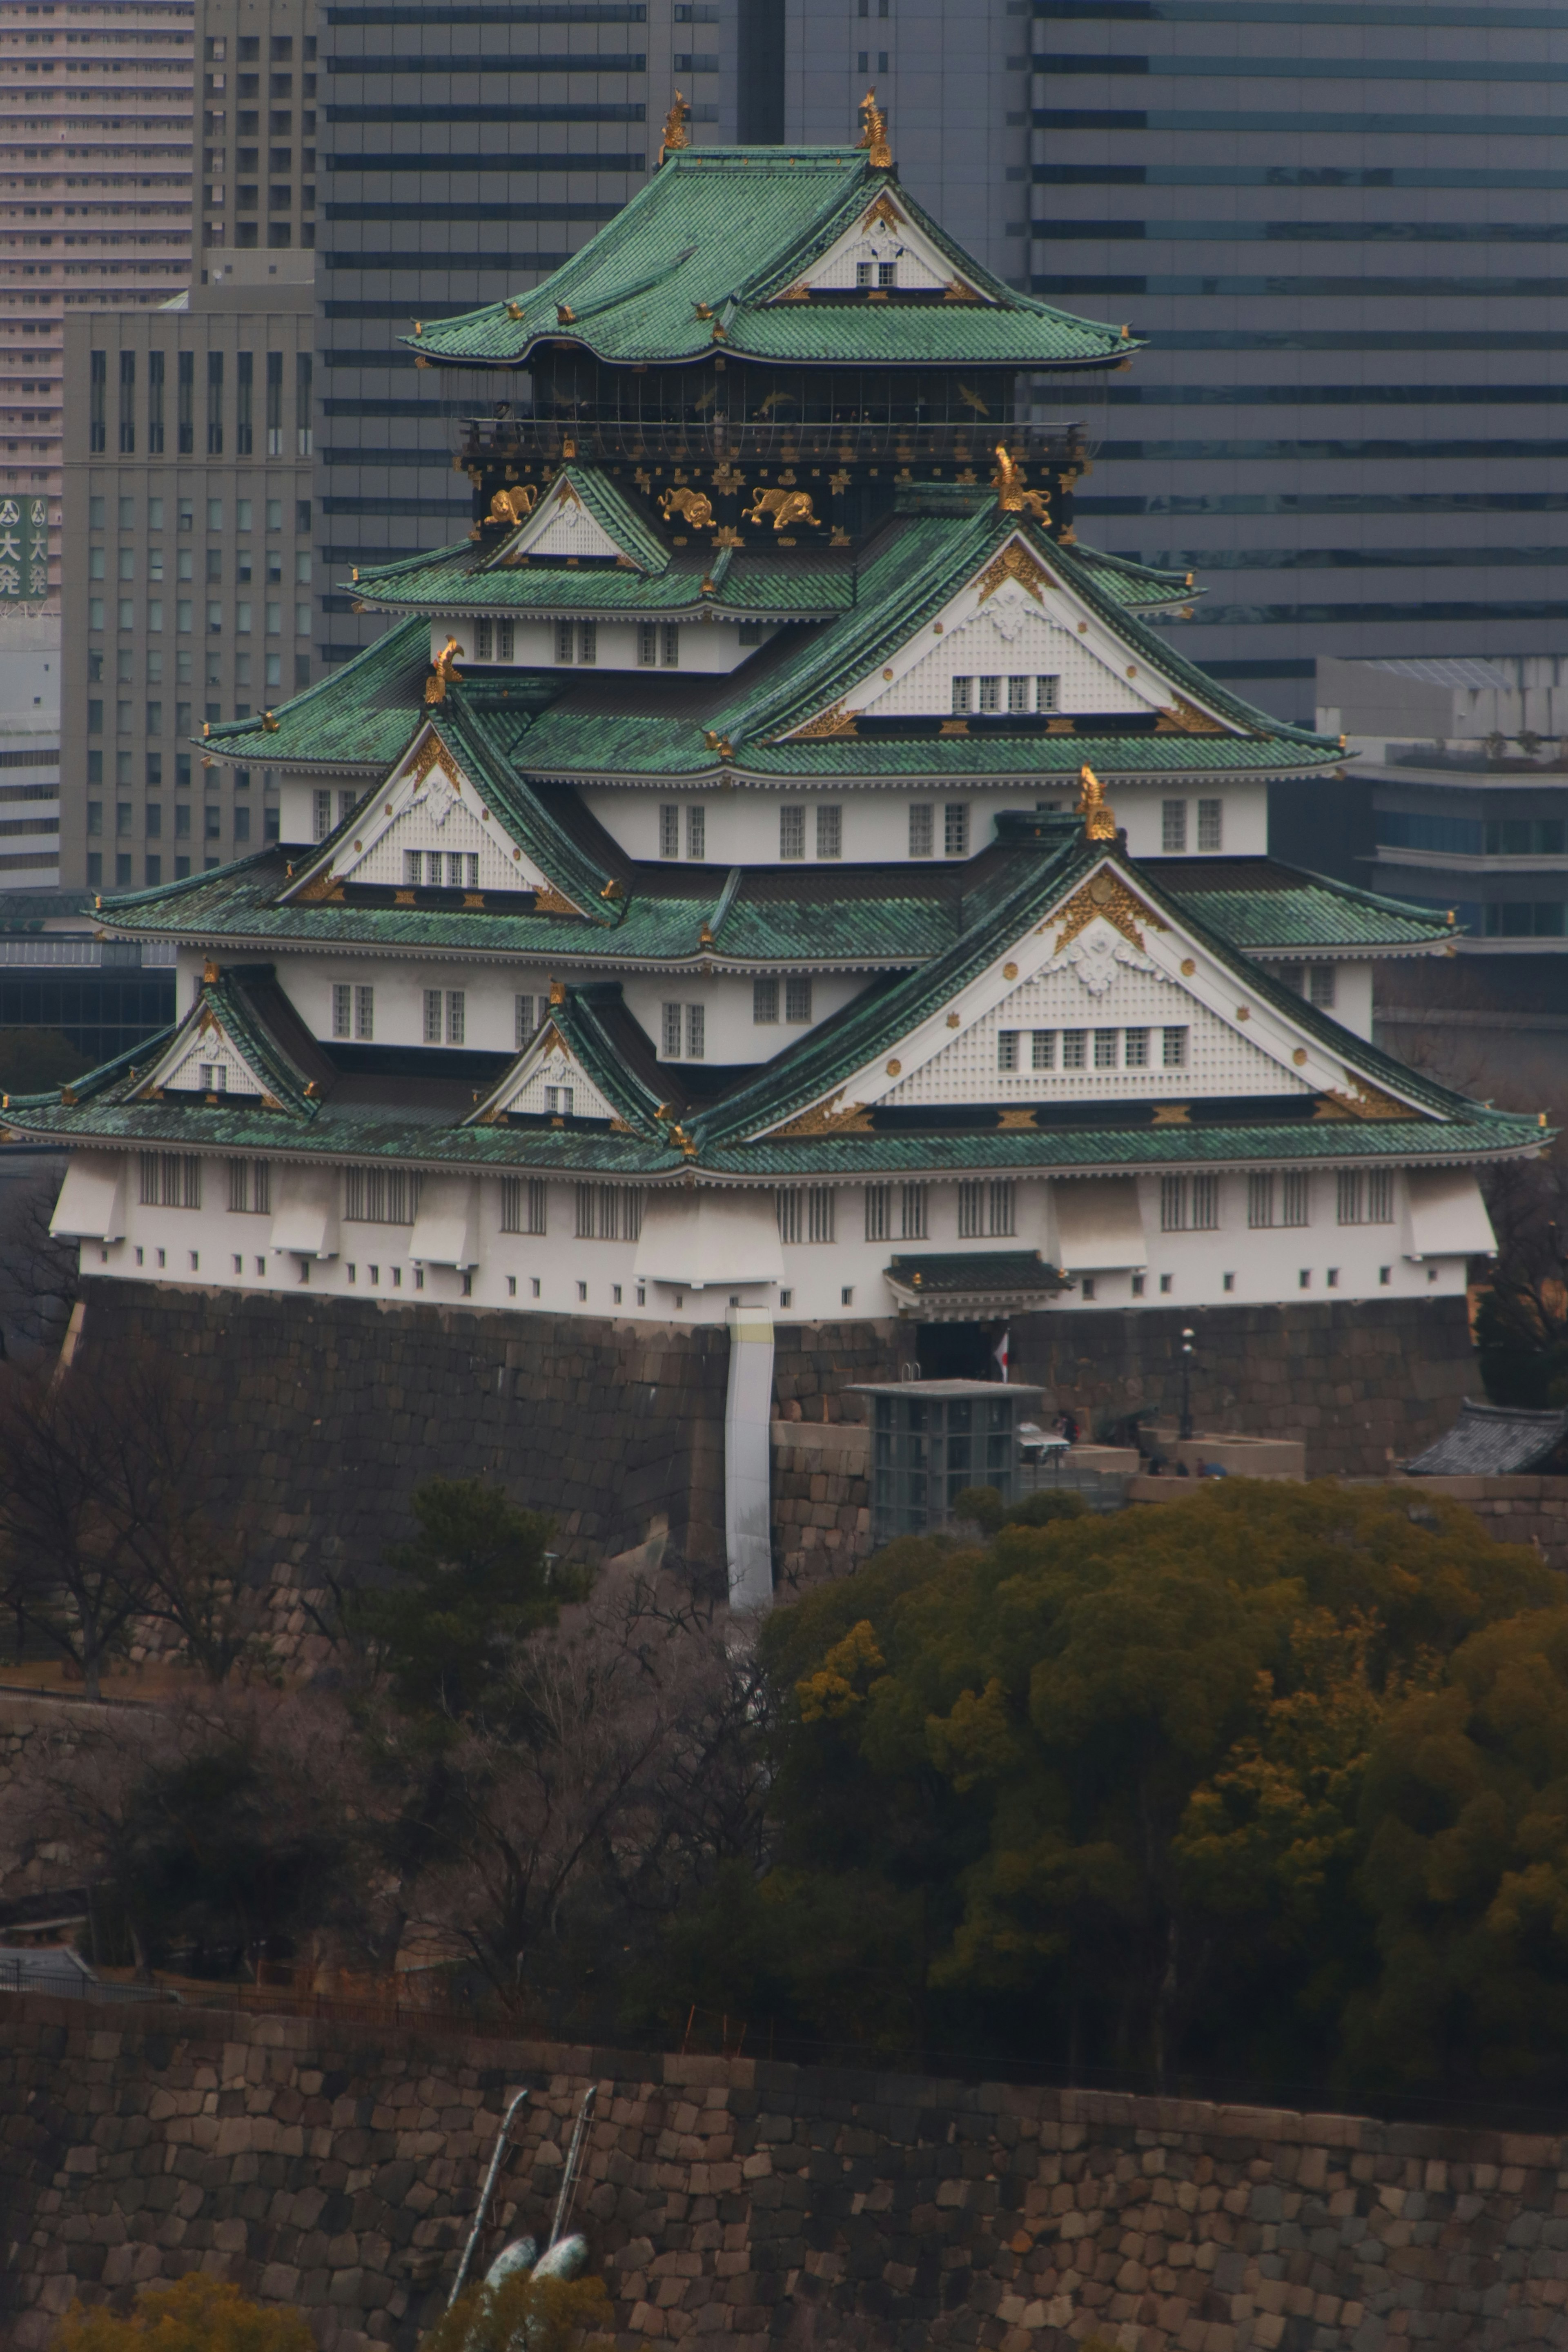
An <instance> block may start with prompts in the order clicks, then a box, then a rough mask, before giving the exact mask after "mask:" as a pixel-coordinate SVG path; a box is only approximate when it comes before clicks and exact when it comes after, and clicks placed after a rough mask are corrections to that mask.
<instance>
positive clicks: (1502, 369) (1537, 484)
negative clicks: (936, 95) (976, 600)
mask: <svg viewBox="0 0 1568 2352" xmlns="http://www.w3.org/2000/svg"><path fill="white" fill-rule="evenodd" d="M1558 21H1559V20H1558V19H1557V18H1556V17H1555V16H1554V15H1553V13H1552V12H1551V11H1548V10H1530V9H1518V8H1514V7H1510V6H1506V5H1501V0H1469V5H1464V6H1460V7H1444V8H1440V9H1434V8H1421V7H1415V6H1406V5H1397V0H1395V5H1376V6H1366V7H1359V8H1353V9H1347V8H1344V7H1342V6H1340V5H1333V0H1294V5H1290V6H1289V7H1287V8H1279V7H1276V6H1272V5H1269V0H1240V5H1236V6H1229V5H1215V0H1163V5H1161V7H1160V8H1159V9H1158V11H1144V10H1139V11H1138V12H1136V14H1135V15H1134V14H1133V13H1132V12H1129V11H1127V10H1126V9H1124V8H1121V7H1119V6H1117V5H1115V0H1088V5H1086V0H1036V5H1035V47H1036V56H1035V61H1034V62H1035V84H1034V101H1033V103H1034V126H1035V127H1034V142H1035V146H1034V164H1033V177H1034V199H1035V204H1034V237H1035V243H1034V248H1033V261H1032V272H1033V274H1032V277H1031V281H1030V282H1031V284H1032V285H1033V286H1034V288H1035V289H1036V291H1037V292H1038V293H1041V294H1044V295H1045V296H1046V297H1047V299H1057V298H1058V297H1059V298H1060V299H1064V300H1068V301H1070V302H1071V303H1072V304H1073V305H1074V307H1076V308H1080V309H1084V310H1092V311H1095V312H1097V313H1099V314H1100V315H1106V316H1110V317H1114V318H1116V319H1118V320H1130V321H1131V325H1132V327H1133V329H1134V331H1136V332H1138V333H1140V334H1142V335H1144V336H1146V337H1148V339H1149V349H1148V350H1147V352H1145V353H1143V354H1142V357H1141V359H1140V362H1139V365H1138V368H1137V370H1136V377H1137V381H1135V382H1134V381H1132V380H1131V379H1128V378H1113V379H1112V380H1111V381H1110V383H1109V384H1108V386H1107V394H1106V403H1107V404H1106V406H1105V408H1104V410H1103V411H1102V412H1101V423H1100V430H1101V431H1102V433H1103V443H1102V446H1101V449H1100V458H1099V461H1098V472H1097V476H1096V478H1095V480H1094V481H1093V482H1092V483H1091V484H1090V485H1089V486H1088V490H1087V494H1086V496H1085V499H1084V501H1083V504H1084V509H1085V512H1086V514H1087V515H1089V516H1092V517H1093V518H1094V519H1095V528H1096V529H1097V530H1099V532H1100V535H1101V537H1102V538H1103V539H1104V540H1105V541H1106V542H1107V543H1108V544H1109V545H1110V546H1114V547H1116V548H1118V549H1121V550H1125V551H1130V552H1131V551H1134V550H1135V551H1137V552H1138V553H1139V554H1140V555H1142V557H1143V558H1144V559H1145V560H1147V561H1149V562H1158V563H1168V564H1172V565H1180V566H1182V567H1184V568H1188V567H1190V568H1192V569H1194V570H1196V571H1198V572H1201V573H1202V574H1203V575H1204V577H1205V582H1206V584H1207V588H1208V593H1207V595H1206V596H1205V598H1204V599H1203V600H1202V602H1201V603H1200V604H1199V605H1198V607H1197V613H1196V616H1195V618H1194V621H1193V622H1192V623H1191V624H1190V625H1187V626H1186V627H1184V629H1183V630H1182V632H1181V633H1180V635H1181V644H1182V647H1183V650H1184V652H1186V653H1188V654H1189V655H1191V656H1194V658H1195V659H1197V660H1199V661H1201V662H1203V663H1205V665H1207V666H1209V667H1212V668H1214V669H1215V670H1216V671H1217V672H1218V674H1219V675H1221V676H1223V677H1227V678H1232V679H1236V680H1237V681H1238V682H1240V683H1242V684H1243V686H1244V687H1245V689H1246V690H1247V691H1249V692H1252V691H1256V692H1257V693H1258V694H1259V695H1260V696H1262V697H1263V698H1265V699H1266V700H1267V701H1268V704H1269V706H1270V708H1273V709H1281V710H1289V711H1291V712H1293V713H1296V714H1298V715H1300V716H1302V717H1304V718H1308V719H1310V715H1311V710H1312V691H1313V689H1312V673H1313V663H1314V658H1315V657H1316V656H1319V655H1328V656H1334V655H1338V656H1371V657H1378V658H1385V659H1386V658H1409V657H1417V656H1428V657H1429V656H1451V655H1459V656H1477V655H1479V656H1485V655H1489V654H1509V655H1531V654H1544V653H1551V652H1553V651H1555V650H1557V649H1558V648H1559V647H1560V645H1561V637H1562V623H1563V616H1564V615H1565V614H1568V594H1565V589H1568V582H1565V575H1564V572H1563V557H1562V552H1561V548H1560V545H1559V543H1558V542H1559V541H1560V539H1561V533H1560V531H1559V530H1557V529H1555V528H1554V526H1553V522H1552V520H1551V518H1552V517H1554V516H1555V515H1558V514H1560V513H1561V512H1562V511H1563V508H1564V507H1565V506H1568V465H1565V462H1564V458H1565V453H1568V443H1564V442H1563V439H1562V438H1561V437H1560V436H1559V437H1556V438H1553V437H1552V436H1553V435H1554V434H1556V432H1557V427H1556V424H1555V420H1554V417H1553V414H1552V404H1553V402H1554V401H1556V400H1558V399H1560V398H1561V396H1562V394H1561V390H1560V388H1559V387H1560V383H1561V376H1562V357H1561V355H1562V353H1563V350H1564V348H1565V347H1568V334H1565V330H1568V308H1565V306H1564V302H1563V288H1564V280H1563V278H1562V276H1561V275H1560V274H1559V273H1557V270H1556V263H1555V260H1554V256H1555V254H1556V252H1557V250H1558V245H1557V240H1558V238H1559V237H1560V236H1561V235H1562V230H1561V226H1560V220H1559V215H1560V213H1561V203H1560V195H1561V191H1562V190H1563V187H1564V186H1568V142H1565V139H1564V132H1563V120H1562V110H1561V106H1560V104H1559V102H1558V87H1559V85H1560V82H1561V78H1562V76H1563V72H1564V70H1565V68H1564V67H1563V64H1562V63H1561V62H1558V61H1557V60H1558V58H1560V54H1561V51H1560V45H1559V43H1558V40H1557V38H1556V37H1555V36H1554V33H1553V30H1552V27H1553V26H1555V25H1556V24H1557V23H1558ZM1173 476H1174V478H1173Z"/></svg>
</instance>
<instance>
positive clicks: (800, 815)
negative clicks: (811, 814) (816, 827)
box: [779, 806, 805, 857]
mask: <svg viewBox="0 0 1568 2352" xmlns="http://www.w3.org/2000/svg"><path fill="white" fill-rule="evenodd" d="M779 856H781V857H804V856H805V809H804V808H796V807H794V806H788V807H784V808H781V809H780V811H779Z"/></svg>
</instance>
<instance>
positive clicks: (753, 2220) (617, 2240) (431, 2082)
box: [0, 1995, 1568, 2352]
mask: <svg viewBox="0 0 1568 2352" xmlns="http://www.w3.org/2000/svg"><path fill="white" fill-rule="evenodd" d="M0 2003H3V2004H4V2007H3V2014H4V2021H5V2024H4V2033H3V2036H0V2210H3V2211H4V2213H5V2269H4V2273H0V2339H3V2340H4V2342H5V2345H6V2346H7V2347H14V2352H42V2347H44V2346H45V2344H46V2343H47V2338H48V2335H49V2332H50V2330H51V2328H52V2326H54V2323H55V2321H56V2319H57V2318H58V2315H59V2314H60V2313H61V2312H62V2311H64V2310H65V2309H66V2308H67V2307H68V2305H69V2304H70V2302H71V2300H72V2298H73V2296H75V2295H77V2294H81V2295H83V2296H84V2297H85V2298H87V2299H88V2300H89V2301H99V2300H102V2299H104V2298H106V2297H117V2298H120V2299H121V2301H124V2300H127V2299H129V2296H130V2294H131V2293H132V2291H133V2290H134V2289H135V2288H136V2287H137V2286H140V2285H143V2284H148V2283H150V2282H153V2281H156V2280H163V2279H170V2278H173V2277H176V2276H178V2275H179V2274H180V2273H183V2272H184V2271H186V2270H189V2269H192V2268H195V2267H197V2266H200V2267H202V2268H204V2269H206V2270H209V2271H213V2272H215V2273H218V2274H220V2275H223V2276H226V2277H229V2278H232V2279H234V2280H236V2281H237V2283H238V2284H240V2285H241V2286H242V2287H243V2288H244V2289H245V2290H246V2291H247V2293H249V2294H253V2295H259V2296H260V2297H261V2298H262V2299H263V2300H264V2301H268V2302H277V2303H284V2304H292V2305H300V2306H302V2307H303V2308H304V2309H305V2310H306V2311H307V2312H308V2313H309V2315H310V2322H311V2325H312V2327H313V2328H314V2331H315V2335H316V2338H317V2341H318V2343H319V2345H320V2346H321V2352H368V2347H371V2346H377V2345H389V2346H391V2347H395V2352H414V2347H415V2345H416V2341H417V2338H418V2336H419V2333H420V2330H421V2328H422V2327H424V2326H427V2325H428V2324H429V2323H430V2321H431V2320H433V2319H434V2318H435V2317H436V2315H437V2313H438V2312H439V2309H440V2307H441V2305H442V2304H443V2302H444V2300H445V2295H446V2291H447V2284H448V2283H449V2281H450V2280H451V2278H452V2277H453V2275H454V2273H455V2268H456V2263H457V2260H458V2248H459V2246H460V2245H461V2242H462V2240H463V2238H464V2236H465V2235H466V2233H467V2231H468V2223H469V2221H470V2218H471V2216H472V2213H473V2210H474V2206H475V2200H476V2198H477V2194H478V2189H479V2181H480V2179H481V2177H482V2174H483V2170H484V2168H485V2166H486V2164H487V2163H488V2161H489V2155H490V2151H491V2148H492V2147H493V2146H494V2143H495V2138H496V2134H497V2130H498V2127H499V2126H500V2118H501V2114H502V2111H503V2108H504V2106H505V2104H506V2102H507V2099H508V2097H509V2095H510V2093H511V2092H512V2091H513V2090H514V2089H517V2088H520V2087H522V2086H523V2085H525V2084H526V2085H527V2086H528V2087H529V2089H530V2091H531V2097H530V2099H529V2101H528V2104H527V2105H525V2106H524V2107H523V2109H522V2110H521V2116H520V2118H519V2122H518V2126H517V2128H516V2130H515V2135H514V2152H513V2153H512V2154H511V2155H510V2158H508V2159H507V2161H506V2163H505V2166H504V2168H503V2170H502V2173H501V2177H500V2186H499V2189H498V2192H497V2200H496V2206H495V2209H494V2226H493V2227H492V2228H491V2229H490V2230H489V2232H488V2234H487V2237H486V2239H485V2241H484V2243H483V2245H482V2248H481V2252H480V2259H481V2262H483V2263H488V2262H489V2260H491V2259H492V2258H493V2256H494V2254H495V2252H497V2251H498V2250H499V2248H500V2245H501V2243H502V2242H504V2241H505V2240H506V2239H507V2238H509V2237H510V2236H513V2235H517V2234H519V2233H521V2231H531V2232H532V2233H534V2234H535V2235H541V2236H542V2235H543V2234H544V2233H546V2232H547V2231H548V2226H549V2220H550V2215H551V2212H552V2208H553V2205H554V2201H555V2198H556V2195H557V2192H558V2189H559V2186H560V2182H561V2178H562V2162H563V2150H564V2149H565V2148H566V2147H567V2145H568V2142H569V2139H570V2137H571V2125H572V2119H573V2117H574V2115H575V2113H576V2110H577V2105H578V2102H579V2100H580V2098H581V2096H582V2094H583V2092H584V2089H585V2088H586V2087H587V2086H588V2084H591V2083H592V2084H595V2085H596V2086H597V2097H596V2104H595V2109H594V2115H593V2120H592V2124H591V2126H590V2129H589V2132H588V2136H587V2142H586V2150H585V2160H584V2168H583V2174H582V2177H581V2181H580V2186H579V2189H578V2191H577V2194H576V2199H575V2203H574V2211H573V2219H574V2225H575V2226H577V2227H579V2228H581V2229H583V2230H584V2231H585V2233H586V2235H587V2238H588V2242H589V2248H590V2257H591V2263H592V2266H593V2268H594V2270H595V2272H597V2273H599V2274H600V2275H602V2276H603V2277H604V2278H605V2281H606V2282H607V2283H608V2284H609V2286H610V2289H611V2292H612V2294H613V2295H614V2297H615V2301H616V2345H617V2347H620V2352H634V2347H647V2346H649V2345H654V2346H658V2345H662V2344H671V2343H673V2344H679V2343H680V2342H682V2341H683V2340H684V2339H686V2338H687V2337H692V2338H696V2339H698V2340H703V2339H706V2340H708V2341H710V2342H714V2343H716V2344H719V2345H722V2346H723V2347H726V2352H764V2347H768V2346H770V2345H773V2344H778V2343H780V2342H789V2343H793V2344H795V2345H800V2346H804V2345H807V2344H810V2345H815V2346H816V2347H820V2352H826V2347H832V2346H835V2345H845V2346H848V2345H851V2344H853V2345H856V2346H858V2347H882V2346H886V2347H889V2352H893V2347H897V2352H904V2347H909V2352H915V2347H941V2346H947V2345H952V2346H970V2345H973V2346H985V2347H997V2352H1067V2347H1071V2346H1074V2345H1076V2344H1078V2343H1079V2342H1081V2341H1082V2339H1083V2338H1084V2337H1086V2336H1089V2334H1091V2333H1095V2332H1099V2333H1101V2334H1103V2335H1104V2336H1108V2337H1110V2340H1111V2341H1112V2342H1114V2343H1115V2344H1117V2345H1118V2346H1119V2347H1124V2352H1384V2347H1388V2348H1389V2352H1396V2347H1402V2346H1405V2345H1406V2344H1407V2343H1414V2342H1423V2343H1426V2342H1430V2343H1446V2344H1455V2345H1463V2346H1464V2347H1467V2352H1503V2347H1523V2352H1533V2347H1542V2352H1545V2347H1562V2346H1563V2345H1564V2344H1565V2343H1568V2144H1565V2143H1564V2142H1563V2140H1561V2139H1559V2138H1556V2137H1516V2136H1512V2135H1509V2134H1505V2133H1494V2132H1485V2131H1476V2130H1470V2129H1458V2128H1449V2127H1445V2126H1413V2125H1401V2124H1384V2123H1375V2122H1371V2121H1368V2120H1365V2119H1363V2118H1360V2117H1356V2116H1331V2115H1318V2116H1301V2115H1296V2114H1291V2113H1281V2112H1275V2111H1268V2110H1262V2109H1249V2108H1244V2107H1230V2108H1225V2107H1215V2106H1211V2105H1203V2104H1200V2103H1198V2102H1196V2101H1181V2100H1175V2099H1171V2100H1154V2099H1132V2098H1126V2097H1119V2096H1113V2095H1107V2094H1102V2093H1092V2092H1081V2091H1080V2092H1071V2091H1049V2090H1042V2089H1009V2088H1005V2087H1002V2086H999V2085H997V2084H980V2085H978V2086H973V2085H963V2084H955V2083H952V2082H942V2081H928V2080H921V2079H918V2078H912V2077H910V2076H904V2075H892V2074H888V2075H877V2074H863V2073H856V2072H852V2071H848V2070H842V2069H840V2070H835V2071H833V2072H831V2073H829V2072H825V2071H816V2070H804V2069H796V2068H795V2067H791V2066H784V2065H773V2064H770V2063H763V2062H754V2061H752V2060H728V2061H726V2060H722V2059H715V2058H677V2057H662V2058H661V2057H657V2056H656V2057H647V2056H639V2055H633V2054H627V2053H614V2052H605V2051H585V2050H574V2049H563V2048H556V2047H551V2046H548V2045H543V2044H539V2043H526V2042H519V2043H504V2042H482V2041H466V2040H461V2039H445V2038H442V2037H441V2036H439V2035H437V2034H434V2033H431V2034H428V2035H425V2036H421V2035H420V2034H417V2033H407V2032H405V2033H403V2034H401V2035H399V2036H397V2037H395V2038H390V2037H388V2036H387V2035H386V2034H385V2033H384V2032H382V2033H378V2032H376V2031H374V2030H373V2029H371V2028H369V2027H364V2026H360V2027H353V2026H346V2025H329V2024H326V2023H323V2022H321V2021H315V2020H304V2019H298V2020H296V2019H286V2018H241V2017H237V2016H235V2015H232V2014H229V2015H224V2014H220V2013H213V2012H195V2011H175V2010H164V2011H158V2010H153V2009H149V2008H137V2009H132V2010H106V2009H103V2008H98V2007H93V2008H89V2007H87V2006H86V2005H84V2004H81V2003H79V2002H76V2001H67V2000H52V1999H47V1998H41V1997H36V1996H26V1997H18V1996H16V1995H10V1996H5V1995H0ZM808 2311H810V2312H811V2314H812V2318H811V2323H810V2324H809V2325H807V2324H806V2314H807V2312H808Z"/></svg>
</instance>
